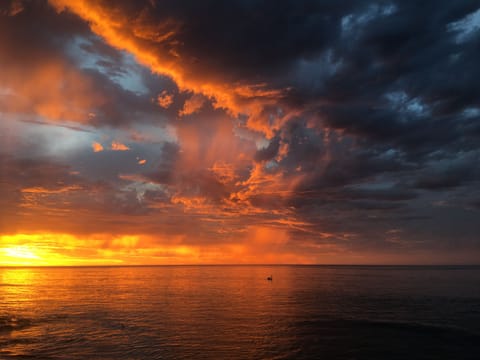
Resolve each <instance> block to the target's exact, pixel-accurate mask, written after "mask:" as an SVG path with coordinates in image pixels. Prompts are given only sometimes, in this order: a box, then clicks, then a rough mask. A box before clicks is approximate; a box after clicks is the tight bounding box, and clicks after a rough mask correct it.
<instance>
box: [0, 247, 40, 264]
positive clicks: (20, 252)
mask: <svg viewBox="0 0 480 360" xmlns="http://www.w3.org/2000/svg"><path fill="white" fill-rule="evenodd" d="M1 250H2V252H3V254H2V255H3V256H2V257H3V260H4V262H5V263H6V264H9V265H34V264H37V263H38V262H39V261H41V260H42V258H41V257H40V256H39V255H38V254H37V253H36V251H35V249H34V248H32V247H31V246H28V245H17V246H11V247H6V248H3V249H1Z"/></svg>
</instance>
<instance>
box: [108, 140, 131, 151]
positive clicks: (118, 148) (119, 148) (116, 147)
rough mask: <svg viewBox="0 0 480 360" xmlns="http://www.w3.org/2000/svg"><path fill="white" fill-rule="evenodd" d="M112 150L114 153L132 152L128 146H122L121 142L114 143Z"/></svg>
mask: <svg viewBox="0 0 480 360" xmlns="http://www.w3.org/2000/svg"><path fill="white" fill-rule="evenodd" d="M111 149H112V150H113V151H127V150H130V148H129V147H128V146H127V145H125V144H122V143H121V142H118V141H112V146H111Z"/></svg>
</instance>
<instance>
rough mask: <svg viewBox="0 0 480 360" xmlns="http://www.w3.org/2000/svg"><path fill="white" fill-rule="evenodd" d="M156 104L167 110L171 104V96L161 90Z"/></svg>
mask: <svg viewBox="0 0 480 360" xmlns="http://www.w3.org/2000/svg"><path fill="white" fill-rule="evenodd" d="M157 103H158V105H160V107H162V108H164V109H168V108H169V107H170V105H172V104H173V95H172V94H169V93H168V92H167V90H163V91H162V92H161V93H160V94H159V95H158V97H157Z"/></svg>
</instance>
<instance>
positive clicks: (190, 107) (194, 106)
mask: <svg viewBox="0 0 480 360" xmlns="http://www.w3.org/2000/svg"><path fill="white" fill-rule="evenodd" d="M204 103H205V99H204V97H203V96H201V95H198V94H194V95H193V96H192V97H191V98H190V99H188V100H187V101H185V104H183V108H182V110H180V111H179V113H178V115H180V116H185V115H191V114H194V113H196V112H197V111H199V110H200V109H201V108H202V106H203V104H204Z"/></svg>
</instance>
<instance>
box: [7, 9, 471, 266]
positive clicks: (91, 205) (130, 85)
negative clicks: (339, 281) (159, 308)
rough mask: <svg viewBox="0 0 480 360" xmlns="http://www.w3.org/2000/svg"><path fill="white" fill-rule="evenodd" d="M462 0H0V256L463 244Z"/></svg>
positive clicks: (463, 260) (206, 257)
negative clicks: (0, 0)
mask: <svg viewBox="0 0 480 360" xmlns="http://www.w3.org/2000/svg"><path fill="white" fill-rule="evenodd" d="M479 44H480V1H471V0H456V1H450V0H425V1H421V2H418V1H411V0H397V1H389V0H386V1H375V0H366V1H362V0H355V1H353V0H352V1H350V0H344V1H338V0H335V1H333V0H325V1H320V0H317V1H307V0H304V1H302V0H292V1H281V0H277V1H273V0H271V1H269V0H267V1H251V0H243V1H240V0H231V1H216V0H207V1H196V0H190V1H178V0H162V1H155V0H138V1H127V0H118V1H106V0H68V1H67V0H48V1H47V0H32V1H28V0H25V1H23V0H6V1H2V2H0V265H115V264H117V265H118V264H120V265H121V264H132V265H134V264H232V263H234V264H237V263H238V264H251V263H269V264H270V263H280V264H284V263H295V264H297V263H298V264H474V263H476V264H478V263H480V221H479V220H480V166H479V164H480V66H478V63H479V61H480V46H479Z"/></svg>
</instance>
